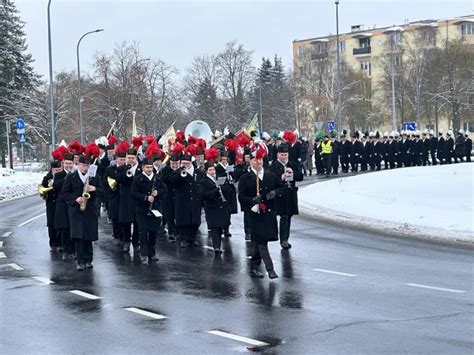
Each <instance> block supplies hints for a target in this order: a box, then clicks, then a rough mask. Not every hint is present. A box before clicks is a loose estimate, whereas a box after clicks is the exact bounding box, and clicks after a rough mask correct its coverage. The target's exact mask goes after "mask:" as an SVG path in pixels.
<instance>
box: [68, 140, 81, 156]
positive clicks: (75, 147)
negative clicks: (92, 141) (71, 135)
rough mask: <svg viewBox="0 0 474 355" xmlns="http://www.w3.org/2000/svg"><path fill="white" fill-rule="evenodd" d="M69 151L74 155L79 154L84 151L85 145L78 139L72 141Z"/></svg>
mask: <svg viewBox="0 0 474 355" xmlns="http://www.w3.org/2000/svg"><path fill="white" fill-rule="evenodd" d="M69 151H70V152H71V153H72V154H74V155H79V154H82V152H83V151H84V147H83V146H82V144H81V143H79V142H78V141H72V142H71V143H69Z"/></svg>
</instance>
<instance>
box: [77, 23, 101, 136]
mask: <svg viewBox="0 0 474 355" xmlns="http://www.w3.org/2000/svg"><path fill="white" fill-rule="evenodd" d="M102 31H103V29H97V30H94V31H89V32H87V33H84V34H83V35H82V37H81V38H80V39H79V41H78V42H77V48H76V55H77V80H78V82H79V84H78V87H79V123H80V126H81V144H84V128H83V124H82V101H83V99H82V95H81V65H80V62H79V46H80V44H81V41H82V39H83V38H84V37H85V36H87V35H90V34H92V33H97V32H102Z"/></svg>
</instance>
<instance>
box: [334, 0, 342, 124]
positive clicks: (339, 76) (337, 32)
mask: <svg viewBox="0 0 474 355" xmlns="http://www.w3.org/2000/svg"><path fill="white" fill-rule="evenodd" d="M335 4H336V68H337V69H336V70H337V72H336V80H337V107H336V112H337V118H338V120H339V127H338V128H339V131H342V112H341V63H340V60H339V56H340V54H339V51H340V48H339V47H340V45H339V0H336V2H335Z"/></svg>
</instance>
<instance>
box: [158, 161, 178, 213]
mask: <svg viewBox="0 0 474 355" xmlns="http://www.w3.org/2000/svg"><path fill="white" fill-rule="evenodd" d="M173 171H174V170H173V169H171V167H170V166H169V165H167V166H165V167H164V168H163V170H161V177H162V179H163V182H164V183H165V185H166V188H167V193H166V197H165V201H164V211H163V212H164V214H163V217H164V219H165V220H166V221H171V220H173V219H174V218H175V216H174V210H175V201H176V187H175V186H174V184H173V183H172V182H171V175H172V174H173Z"/></svg>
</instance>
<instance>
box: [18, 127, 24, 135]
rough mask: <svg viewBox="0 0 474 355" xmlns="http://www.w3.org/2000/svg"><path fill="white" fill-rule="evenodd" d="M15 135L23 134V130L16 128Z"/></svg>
mask: <svg viewBox="0 0 474 355" xmlns="http://www.w3.org/2000/svg"><path fill="white" fill-rule="evenodd" d="M16 133H17V134H22V133H25V129H24V128H17V129H16Z"/></svg>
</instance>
